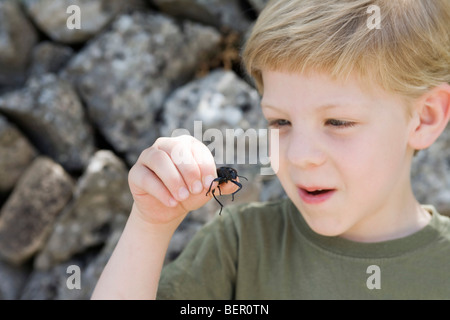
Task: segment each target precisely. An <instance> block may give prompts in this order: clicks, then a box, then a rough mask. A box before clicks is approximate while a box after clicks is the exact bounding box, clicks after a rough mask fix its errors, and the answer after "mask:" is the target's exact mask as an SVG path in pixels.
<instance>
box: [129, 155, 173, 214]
mask: <svg viewBox="0 0 450 320" xmlns="http://www.w3.org/2000/svg"><path fill="white" fill-rule="evenodd" d="M128 181H129V185H130V190H131V193H132V194H133V196H137V197H139V196H145V195H150V196H153V197H154V198H156V199H158V200H159V201H160V202H161V203H163V204H164V205H166V206H168V207H175V206H176V205H177V204H178V203H177V201H176V200H175V199H174V198H173V197H172V195H171V193H170V192H169V190H168V189H167V188H166V186H165V185H164V183H163V182H162V181H161V180H160V179H159V178H158V176H157V175H156V174H155V173H154V172H152V171H151V170H149V169H148V168H147V167H145V166H143V165H141V164H136V165H134V166H133V167H132V168H131V169H130V171H129V174H128Z"/></svg>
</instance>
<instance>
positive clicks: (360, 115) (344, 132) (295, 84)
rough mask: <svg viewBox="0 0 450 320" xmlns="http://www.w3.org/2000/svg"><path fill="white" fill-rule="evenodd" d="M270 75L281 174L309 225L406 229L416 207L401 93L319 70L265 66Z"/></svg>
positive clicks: (349, 231)
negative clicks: (269, 68)
mask: <svg viewBox="0 0 450 320" xmlns="http://www.w3.org/2000/svg"><path fill="white" fill-rule="evenodd" d="M263 81H264V95H263V100H262V103H261V105H262V108H263V113H264V115H265V117H266V119H267V120H268V122H269V127H270V128H275V129H279V155H278V159H279V160H278V161H279V163H278V164H276V168H278V172H277V176H278V178H279V179H280V181H281V184H282V185H283V187H284V189H285V191H286V193H287V194H288V196H289V197H290V199H291V200H292V202H293V203H294V204H295V205H296V207H297V208H298V209H299V211H300V212H301V213H302V215H303V216H304V218H305V220H306V221H307V223H308V224H309V226H310V227H311V228H312V229H313V230H314V231H316V232H317V233H319V234H323V235H328V236H337V235H340V236H343V237H346V238H349V239H352V240H357V241H378V240H380V239H383V237H389V236H393V234H395V232H401V231H402V230H401V228H402V224H404V223H406V222H407V219H408V218H407V217H408V212H409V216H411V210H415V208H416V207H417V202H416V200H415V198H414V196H413V194H412V191H411V186H410V177H409V175H410V162H411V157H412V153H413V150H412V149H411V148H410V147H409V145H408V137H409V133H410V132H411V130H413V129H412V128H413V125H412V123H411V121H410V120H409V119H408V117H407V116H406V114H407V112H406V110H405V108H406V106H405V105H404V103H402V102H401V101H402V100H401V99H400V98H399V97H397V96H395V95H392V94H389V93H386V92H385V91H383V90H381V89H378V88H374V89H373V92H372V93H367V92H364V91H363V90H362V89H361V87H360V84H359V83H358V81H356V80H355V79H350V80H348V81H347V82H345V83H342V82H335V81H332V80H331V79H330V78H329V77H327V76H326V75H323V74H319V73H312V74H310V75H308V76H306V75H302V74H290V73H285V72H276V71H265V72H263ZM272 160H274V159H272ZM402 219H404V220H405V221H403V220H402ZM403 227H405V225H403ZM405 228H406V227H405Z"/></svg>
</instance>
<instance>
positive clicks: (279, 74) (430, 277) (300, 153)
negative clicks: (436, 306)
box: [93, 0, 450, 299]
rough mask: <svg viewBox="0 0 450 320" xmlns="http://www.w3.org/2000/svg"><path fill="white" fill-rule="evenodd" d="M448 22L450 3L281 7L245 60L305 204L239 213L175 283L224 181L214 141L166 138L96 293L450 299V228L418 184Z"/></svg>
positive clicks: (145, 166) (442, 81)
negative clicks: (171, 252)
mask: <svg viewBox="0 0 450 320" xmlns="http://www.w3.org/2000/svg"><path fill="white" fill-rule="evenodd" d="M373 5H375V6H376V7H375V8H378V9H379V11H378V12H379V14H380V19H379V20H378V22H379V25H378V26H375V27H373V28H372V25H371V24H370V23H368V20H369V19H370V18H371V14H370V12H371V11H370V10H368V9H369V7H371V6H372V7H371V8H374V7H373ZM368 12H369V13H368ZM375 21H376V20H375ZM448 21H450V2H449V1H448V0H433V1H429V0H395V1H392V0H373V1H368V0H347V1H342V0H327V1H323V0H298V1H297V0H277V1H271V2H269V4H268V5H267V7H266V8H265V9H264V10H263V12H262V13H261V14H260V16H259V17H258V20H257V22H256V24H255V26H254V28H253V31H252V34H251V35H250V37H249V39H248V41H247V44H246V47H245V50H244V52H243V60H244V63H245V65H246V67H247V70H248V72H249V73H250V75H251V76H252V77H253V78H254V79H255V82H256V85H257V87H258V89H259V91H260V92H261V94H262V97H263V98H262V103H261V106H262V109H263V112H264V115H265V117H266V118H267V120H268V123H269V127H270V128H272V129H278V130H279V141H278V144H279V150H278V151H279V154H278V157H277V158H278V159H279V163H277V165H276V168H279V170H278V172H277V176H278V178H279V179H280V182H281V184H282V186H283V188H284V189H285V191H286V193H287V195H288V196H289V199H286V200H280V201H275V202H271V203H251V204H248V205H240V206H236V207H234V208H231V207H227V208H224V211H223V213H222V218H221V219H216V220H215V221H213V222H212V223H210V224H208V225H207V226H205V227H204V228H203V230H201V231H200V232H198V233H197V235H196V236H195V237H194V239H193V240H192V241H191V243H190V244H189V245H188V246H187V247H186V249H185V250H184V252H183V253H182V254H181V255H180V257H179V258H178V259H177V260H176V261H175V262H173V263H172V264H170V265H168V266H167V267H166V268H165V270H164V272H163V274H162V276H161V279H160V275H161V269H162V265H163V260H164V255H165V252H166V249H167V246H168V243H169V240H170V238H171V236H172V234H173V232H174V231H175V229H176V228H177V226H178V225H179V224H180V222H181V221H182V220H183V218H184V217H185V216H186V215H187V213H188V212H189V211H191V210H194V209H197V208H199V207H201V206H202V205H203V204H205V203H206V201H208V200H209V199H210V197H211V195H209V197H205V192H206V190H208V187H209V184H210V182H211V181H212V179H213V178H214V177H215V164H214V161H213V158H212V155H211V154H210V152H209V150H208V149H207V148H206V147H205V146H204V145H203V144H201V143H200V142H199V141H197V140H195V139H193V138H191V137H186V136H184V137H178V138H160V139H158V140H157V141H156V142H155V144H154V145H153V146H152V147H151V148H149V149H147V150H145V151H144V152H143V153H142V154H141V157H140V158H139V160H138V161H137V163H136V165H135V166H134V167H133V168H132V169H131V170H130V175H129V182H130V189H131V192H132V193H133V196H134V200H135V202H134V205H133V209H132V212H131V214H130V218H129V220H128V223H127V226H126V227H125V230H124V233H123V235H122V238H121V240H120V241H119V243H118V245H117V248H116V250H115V252H114V253H113V255H112V257H111V259H110V261H109V262H108V264H107V266H106V268H105V270H104V272H103V274H102V276H101V278H100V280H99V282H98V284H97V287H96V289H95V292H94V294H93V297H94V298H155V297H156V296H157V289H158V283H159V290H158V297H159V298H171V299H311V298H312V299H360V298H362V299H372V298H377V299H379V298H385V299H390V298H393V299H410V298H411V299H448V298H450V277H448V267H449V266H450V219H449V218H448V217H444V216H441V215H440V214H439V213H438V212H436V210H435V209H434V208H433V207H430V206H422V205H420V204H419V203H418V202H417V201H416V199H415V197H414V195H413V193H412V189H411V182H410V166H411V160H412V157H413V155H414V153H415V152H416V151H417V150H421V149H425V148H427V147H429V146H430V145H431V144H432V143H433V142H434V141H435V140H436V139H437V138H438V137H439V135H440V134H441V133H442V131H443V130H444V129H445V127H446V125H447V123H448V120H449V117H450V85H449V84H448V82H449V81H450V76H449V66H450V40H449V35H450V30H449V23H448ZM174 148H181V149H182V150H183V151H185V153H183V154H186V152H187V154H190V155H192V156H191V161H190V162H189V163H191V164H180V165H177V164H175V163H173V162H172V161H171V158H170V154H171V152H172V150H174ZM274 167H275V166H274ZM233 190H234V187H233V186H232V185H231V184H230V183H229V184H227V185H226V186H225V187H223V188H222V191H223V192H224V193H231V192H232V191H233Z"/></svg>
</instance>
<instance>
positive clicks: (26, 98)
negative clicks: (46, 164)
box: [0, 74, 95, 171]
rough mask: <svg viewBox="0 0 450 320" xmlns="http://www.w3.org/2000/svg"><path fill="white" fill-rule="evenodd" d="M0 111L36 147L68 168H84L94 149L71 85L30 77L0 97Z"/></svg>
mask: <svg viewBox="0 0 450 320" xmlns="http://www.w3.org/2000/svg"><path fill="white" fill-rule="evenodd" d="M0 112H2V113H4V114H6V115H7V116H8V118H10V119H11V120H12V121H14V122H15V123H17V124H18V125H20V128H21V129H22V130H23V132H24V133H25V134H26V135H27V137H28V138H29V139H30V140H31V141H32V142H33V144H34V145H35V146H36V148H37V149H38V150H39V151H40V152H42V153H44V154H46V155H48V156H50V157H52V158H53V159H54V160H55V161H57V162H58V163H60V164H61V165H63V167H64V168H65V169H66V170H68V171H78V170H81V169H82V168H84V166H85V165H86V163H87V161H88V160H89V158H90V156H91V155H92V153H93V152H94V149H95V147H94V138H93V132H92V128H91V126H90V125H89V123H88V122H87V120H86V115H85V113H84V109H83V106H82V105H81V102H80V100H79V98H78V96H77V94H76V93H75V91H74V90H73V88H72V86H71V84H70V83H69V82H67V81H63V80H61V79H59V78H58V77H57V76H56V75H53V74H46V75H44V76H42V77H39V78H33V79H31V80H30V81H29V82H28V84H27V86H26V87H25V88H23V89H21V90H17V91H14V92H11V93H8V94H5V95H3V96H2V97H0Z"/></svg>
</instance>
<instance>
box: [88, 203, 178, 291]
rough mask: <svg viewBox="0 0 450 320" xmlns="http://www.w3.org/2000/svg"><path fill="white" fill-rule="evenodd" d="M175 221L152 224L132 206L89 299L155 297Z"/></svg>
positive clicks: (175, 224)
mask: <svg viewBox="0 0 450 320" xmlns="http://www.w3.org/2000/svg"><path fill="white" fill-rule="evenodd" d="M177 226H178V224H177V223H173V224H171V225H152V224H149V223H147V222H145V221H143V220H142V219H140V218H139V214H138V212H137V209H136V207H135V206H133V209H132V211H131V214H130V217H129V219H128V221H127V224H126V226H125V228H124V231H123V233H122V236H121V238H120V240H119V242H118V244H117V246H116V248H115V250H114V252H113V254H112V255H111V258H110V260H109V261H108V263H107V265H106V267H105V269H104V270H103V273H102V275H101V277H100V279H99V281H98V283H97V286H96V288H95V290H94V292H93V294H92V299H155V297H156V292H157V289H158V282H159V278H160V274H161V269H162V266H163V263H164V258H165V255H166V251H167V247H168V245H169V242H170V239H171V237H172V235H173V233H174V231H175V229H176V228H177Z"/></svg>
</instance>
